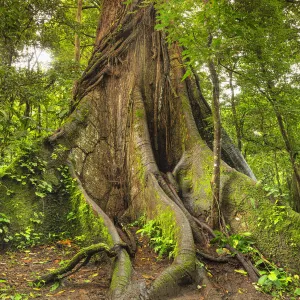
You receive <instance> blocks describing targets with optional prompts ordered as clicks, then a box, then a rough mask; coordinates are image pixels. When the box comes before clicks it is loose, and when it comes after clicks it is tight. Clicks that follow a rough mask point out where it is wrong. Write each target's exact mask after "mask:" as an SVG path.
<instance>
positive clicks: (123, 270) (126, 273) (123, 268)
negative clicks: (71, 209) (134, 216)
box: [69, 162, 132, 299]
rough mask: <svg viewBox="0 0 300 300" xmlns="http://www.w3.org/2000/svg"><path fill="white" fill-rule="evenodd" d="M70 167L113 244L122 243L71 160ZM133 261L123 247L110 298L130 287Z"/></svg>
mask: <svg viewBox="0 0 300 300" xmlns="http://www.w3.org/2000/svg"><path fill="white" fill-rule="evenodd" d="M69 167H70V171H71V174H72V176H73V178H76V180H77V183H78V187H79V189H80V190H81V192H82V194H83V196H84V199H85V201H86V202H87V203H88V204H89V205H90V206H91V207H92V209H93V211H94V212H95V214H97V215H98V216H99V217H101V218H102V220H103V222H104V225H105V226H106V228H107V230H108V233H109V234H110V236H111V238H112V242H113V244H122V240H121V238H120V236H119V234H118V232H117V229H116V227H115V225H114V224H113V222H112V221H111V220H110V218H109V217H108V216H107V215H106V214H105V212H104V211H103V210H102V209H101V208H100V207H99V206H98V205H97V204H96V203H95V202H94V201H93V200H92V199H91V198H90V197H89V195H88V194H87V193H86V191H85V190H84V188H83V186H82V184H81V182H80V180H79V178H78V177H77V176H76V173H75V171H74V168H73V166H72V164H71V162H69ZM131 271H132V266H131V261H130V257H129V255H128V253H127V251H126V250H125V249H121V250H120V251H119V252H118V255H117V257H116V259H115V261H114V266H113V276H112V280H111V284H110V291H109V298H110V299H118V298H120V296H121V295H122V294H123V293H124V291H125V290H126V288H127V287H128V285H129V283H130V279H131Z"/></svg>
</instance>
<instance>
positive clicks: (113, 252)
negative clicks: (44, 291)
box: [35, 243, 122, 284]
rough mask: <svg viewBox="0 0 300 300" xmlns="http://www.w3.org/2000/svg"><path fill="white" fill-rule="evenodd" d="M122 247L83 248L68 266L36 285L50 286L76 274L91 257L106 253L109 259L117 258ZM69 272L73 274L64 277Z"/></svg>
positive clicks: (101, 245)
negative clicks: (41, 283) (49, 284)
mask: <svg viewBox="0 0 300 300" xmlns="http://www.w3.org/2000/svg"><path fill="white" fill-rule="evenodd" d="M121 246H122V245H115V246H114V247H113V248H110V247H109V246H108V245H106V244H104V243H98V244H95V245H91V246H89V247H86V248H83V249H81V250H80V251H79V252H78V253H77V254H76V255H75V256H74V257H73V258H72V259H70V260H69V262H68V263H67V264H66V265H64V266H63V267H61V268H59V269H57V270H55V271H53V272H50V273H49V274H46V275H43V276H41V277H40V278H38V279H37V280H35V283H38V282H43V283H45V284H48V283H51V282H54V281H56V280H59V279H62V278H64V277H67V276H70V275H71V274H74V273H75V272H76V271H78V270H79V269H80V268H81V267H83V266H85V265H86V264H87V263H88V262H89V261H90V259H91V257H92V256H93V255H94V254H96V253H100V252H104V253H106V254H107V256H108V257H115V256H117V254H118V252H119V251H120V249H121ZM83 259H84V261H83V263H82V264H80V265H79V267H77V268H76V269H75V271H73V272H71V271H72V270H73V269H74V268H75V267H76V266H77V265H78V264H79V263H80V262H81V261H82V260H83ZM68 272H71V273H69V274H67V275H64V276H63V274H66V273H68Z"/></svg>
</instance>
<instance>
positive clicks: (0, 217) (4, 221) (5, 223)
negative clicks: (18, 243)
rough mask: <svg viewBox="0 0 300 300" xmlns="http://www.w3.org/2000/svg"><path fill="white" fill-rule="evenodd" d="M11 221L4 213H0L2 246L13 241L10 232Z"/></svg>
mask: <svg viewBox="0 0 300 300" xmlns="http://www.w3.org/2000/svg"><path fill="white" fill-rule="evenodd" d="M9 225H10V219H9V218H8V217H7V216H6V215H5V214H3V213H0V246H1V245H3V244H5V243H8V242H9V241H11V240H12V238H13V237H12V236H11V235H10V232H9Z"/></svg>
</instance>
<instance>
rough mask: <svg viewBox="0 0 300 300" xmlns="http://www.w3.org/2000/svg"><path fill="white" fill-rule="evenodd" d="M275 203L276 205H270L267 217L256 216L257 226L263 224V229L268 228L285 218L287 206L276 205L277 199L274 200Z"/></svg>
mask: <svg viewBox="0 0 300 300" xmlns="http://www.w3.org/2000/svg"><path fill="white" fill-rule="evenodd" d="M275 204H276V205H274V206H272V210H271V212H270V214H269V215H268V216H267V217H259V218H258V226H263V228H264V229H270V228H271V227H275V226H276V225H277V224H280V223H282V222H283V221H284V220H286V218H287V217H288V208H287V207H286V206H284V205H278V201H276V203H275ZM275 230H276V229H275Z"/></svg>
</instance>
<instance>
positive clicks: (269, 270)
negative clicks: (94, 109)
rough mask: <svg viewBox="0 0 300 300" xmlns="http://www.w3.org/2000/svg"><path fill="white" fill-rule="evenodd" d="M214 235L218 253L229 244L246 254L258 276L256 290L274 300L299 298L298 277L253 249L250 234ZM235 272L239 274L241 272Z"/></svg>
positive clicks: (218, 233)
mask: <svg viewBox="0 0 300 300" xmlns="http://www.w3.org/2000/svg"><path fill="white" fill-rule="evenodd" d="M215 234H216V237H215V238H214V239H213V240H212V243H217V244H218V245H219V247H220V248H219V249H217V252H218V253H221V252H222V251H220V250H222V248H223V247H225V246H226V245H227V244H229V245H230V246H232V247H233V248H235V249H236V250H237V251H239V252H241V253H244V254H247V256H248V257H250V258H251V260H252V262H253V263H254V265H255V267H256V268H257V269H258V270H259V274H260V278H259V280H258V282H257V283H256V284H255V287H256V289H257V290H259V291H261V292H264V293H268V294H271V295H272V296H273V297H275V299H282V297H291V298H290V299H296V297H297V296H299V290H300V281H299V276H298V275H291V274H289V273H288V271H286V270H284V269H283V268H280V267H278V266H276V264H274V263H272V262H270V261H269V260H267V259H266V258H265V257H264V256H263V255H262V254H261V253H260V251H259V250H257V249H256V248H255V247H254V242H253V241H251V233H250V232H243V233H241V234H234V235H230V236H229V237H227V236H225V235H224V234H223V233H222V232H219V231H215ZM236 271H237V272H239V273H241V271H242V270H236ZM243 272H244V271H243Z"/></svg>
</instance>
